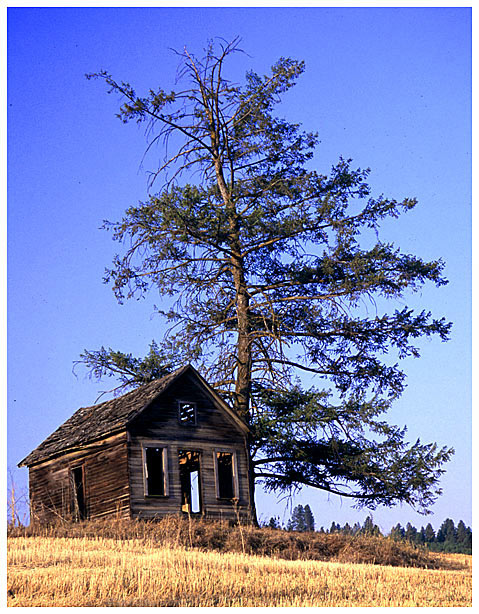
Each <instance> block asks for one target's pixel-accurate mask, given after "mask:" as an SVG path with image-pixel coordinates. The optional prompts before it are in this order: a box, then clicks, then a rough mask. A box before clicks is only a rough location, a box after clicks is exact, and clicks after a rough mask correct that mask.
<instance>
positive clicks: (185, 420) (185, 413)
mask: <svg viewBox="0 0 479 614" xmlns="http://www.w3.org/2000/svg"><path fill="white" fill-rule="evenodd" d="M178 416H179V419H180V422H181V423H182V424H196V405H195V403H184V402H183V401H180V402H179V403H178Z"/></svg>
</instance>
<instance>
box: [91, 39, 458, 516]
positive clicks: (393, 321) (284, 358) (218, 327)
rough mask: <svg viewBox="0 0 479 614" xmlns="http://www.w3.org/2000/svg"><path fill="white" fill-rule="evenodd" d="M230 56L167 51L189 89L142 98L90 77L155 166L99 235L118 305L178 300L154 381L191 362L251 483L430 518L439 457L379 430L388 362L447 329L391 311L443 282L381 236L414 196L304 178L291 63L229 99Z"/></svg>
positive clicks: (250, 80)
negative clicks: (247, 431) (107, 249)
mask: <svg viewBox="0 0 479 614" xmlns="http://www.w3.org/2000/svg"><path fill="white" fill-rule="evenodd" d="M238 50H239V49H238V41H237V40H235V41H233V42H232V43H219V44H217V45H216V46H215V45H213V44H211V45H210V46H208V48H207V50H206V55H205V57H204V58H203V59H198V58H196V57H195V56H193V55H192V54H190V53H189V52H188V51H186V50H185V51H184V52H183V53H180V54H179V56H180V62H181V68H180V72H179V77H180V79H182V80H183V82H184V87H180V88H178V89H176V90H175V91H171V92H167V91H165V90H163V89H161V88H159V89H157V90H150V91H149V92H148V93H147V94H146V95H144V96H139V95H137V94H136V92H135V90H134V89H133V87H132V86H131V85H130V84H129V83H125V82H121V81H117V80H115V79H114V78H113V77H112V76H111V75H110V74H109V73H107V72H105V71H102V72H99V73H96V74H93V75H89V77H90V78H97V79H101V80H103V81H104V82H105V83H106V84H107V86H108V88H109V92H113V93H115V94H120V95H121V96H123V98H124V103H123V104H122V106H121V108H120V110H119V113H118V117H119V118H120V120H121V121H122V122H124V123H127V122H131V121H133V122H136V123H138V124H145V125H146V126H147V128H148V134H150V135H151V140H150V142H149V145H148V150H151V148H152V147H153V146H155V145H157V144H164V145H165V149H164V150H165V152H166V153H165V158H164V160H163V161H162V163H161V164H160V165H159V167H158V168H156V169H155V170H154V172H153V173H152V175H151V182H150V187H151V189H152V192H151V194H150V196H149V198H148V200H147V201H146V202H141V203H140V204H139V205H137V206H132V207H131V208H130V209H128V210H127V212H126V214H125V216H124V217H123V219H122V220H120V221H119V222H116V223H110V222H106V223H105V227H106V228H108V229H111V230H112V232H113V238H114V239H115V240H117V241H119V242H120V243H123V244H124V245H125V247H124V251H123V253H122V254H121V255H118V256H117V257H116V258H115V260H114V263H113V266H112V268H111V269H109V270H108V271H107V273H106V277H105V281H106V282H107V283H111V284H112V286H113V290H114V292H115V294H116V296H117V299H118V300H119V301H120V302H122V301H123V300H124V299H128V298H131V297H134V296H142V295H144V294H145V293H146V292H148V291H149V290H150V289H151V288H156V289H157V290H158V291H159V293H160V295H161V296H166V297H174V299H175V303H174V305H173V306H172V307H171V308H170V309H168V310H161V309H159V310H158V311H159V312H160V313H161V314H162V315H163V316H164V317H165V318H166V321H167V323H168V326H169V328H168V332H167V334H166V335H165V339H164V340H163V342H162V343H161V344H160V346H159V349H158V346H155V348H156V350H158V365H157V366H158V369H164V368H165V365H166V366H169V367H171V368H172V367H173V366H175V365H176V364H177V363H178V362H179V361H183V360H188V361H191V362H194V363H195V364H197V366H199V367H200V368H201V369H202V371H203V372H204V374H205V375H206V377H207V378H208V380H209V381H210V382H211V383H212V384H213V385H214V386H215V387H216V388H217V389H218V391H220V392H221V393H223V394H224V395H226V396H227V397H229V399H230V401H231V403H232V405H233V407H234V409H235V410H236V411H237V412H238V414H239V415H240V416H242V417H243V418H244V419H245V420H246V421H247V422H248V423H249V426H250V428H251V436H250V440H249V449H250V456H251V476H252V481H253V482H254V480H259V481H262V482H263V484H264V486H265V487H266V488H267V489H269V490H271V491H292V490H295V489H297V488H300V487H301V486H303V485H309V486H313V487H316V488H319V489H323V490H325V491H327V492H330V493H335V494H339V495H342V496H344V497H349V498H352V499H354V500H355V501H356V503H357V505H358V506H367V507H369V508H371V509H374V507H375V506H376V505H378V504H385V505H393V504H395V503H397V502H407V503H409V504H411V505H413V506H415V507H416V508H417V509H419V510H420V511H426V510H427V508H428V507H429V506H430V505H431V504H432V503H433V502H434V500H435V499H436V497H437V496H438V494H439V493H440V488H439V486H438V482H439V478H440V476H441V474H442V472H443V469H442V466H443V464H444V462H445V461H447V460H448V458H449V457H450V455H451V453H452V450H449V449H447V448H442V449H438V447H437V446H436V445H435V444H422V443H421V442H420V441H419V440H418V441H416V442H415V443H414V444H412V445H410V444H408V443H407V442H406V439H405V434H406V429H405V428H402V429H401V428H398V427H396V426H391V425H388V424H387V423H386V422H385V421H384V420H381V419H380V418H379V416H381V415H382V414H383V413H384V412H386V411H387V410H388V408H389V407H390V404H391V403H392V402H393V400H394V399H396V398H397V397H398V396H399V395H400V394H401V392H402V391H403V388H404V385H405V383H404V373H403V372H402V371H401V369H400V367H399V364H398V360H399V359H402V358H405V357H408V356H415V357H417V356H419V350H418V348H417V346H416V343H415V340H416V339H417V338H419V337H422V336H431V335H438V336H439V337H440V338H441V339H442V340H446V339H447V338H448V333H449V329H450V324H448V323H447V322H445V321H444V319H434V318H433V317H432V316H431V314H430V313H428V312H427V311H421V312H420V313H414V312H413V310H412V309H409V308H407V307H402V308H401V309H400V310H398V309H394V307H393V308H389V307H388V306H389V299H401V301H402V302H404V297H405V294H406V292H407V291H416V290H418V289H420V288H421V287H422V286H423V284H424V283H426V282H428V281H431V282H433V283H435V284H436V285H437V286H441V285H443V284H445V283H446V280H445V279H444V277H443V275H442V270H443V263H442V262H441V261H440V260H437V261H433V262H425V261H423V260H421V259H420V258H418V257H416V256H414V255H410V254H404V253H401V252H400V250H399V249H398V248H396V247H395V246H394V245H393V244H392V243H390V242H387V241H384V240H381V239H380V238H379V227H380V223H381V221H382V220H384V219H386V218H392V219H395V218H397V217H398V216H399V215H400V214H401V213H402V212H406V211H408V210H410V209H412V208H413V207H414V206H415V204H416V200H415V199H412V198H406V199H404V200H402V201H397V200H394V199H389V198H386V197H384V196H382V195H381V196H379V197H377V198H374V197H373V196H371V190H370V187H369V185H368V184H367V177H368V173H369V171H368V170H362V169H359V168H358V169H355V168H353V167H352V165H351V161H350V160H346V159H340V160H339V162H338V163H337V164H336V165H335V166H334V167H333V168H332V170H331V172H330V173H329V174H322V173H319V172H318V171H316V170H314V168H313V166H312V158H313V153H314V150H315V147H316V145H317V143H318V137H317V135H316V134H313V133H307V132H303V131H301V129H300V126H299V125H298V124H294V123H290V122H288V121H286V120H284V119H281V118H280V117H278V116H277V115H276V114H275V107H276V106H277V105H278V103H279V102H280V101H281V99H282V97H283V95H284V94H285V93H286V92H287V91H288V90H289V89H290V88H291V87H292V86H293V85H294V84H295V82H296V80H297V78H298V77H299V76H300V75H301V73H302V72H303V70H304V64H303V62H297V61H294V60H291V59H287V58H281V59H280V60H279V61H278V62H277V63H276V64H275V65H274V66H273V67H272V69H271V72H270V73H269V74H268V75H265V76H261V75H258V74H256V73H254V72H249V73H247V75H246V80H245V83H244V85H238V84H235V83H233V82H231V81H229V80H228V79H226V77H225V76H224V68H225V63H226V61H227V60H228V58H229V57H230V56H231V55H232V54H233V53H235V52H237V51H238ZM160 181H162V183H161V184H159V182H160ZM193 181H194V183H193ZM153 189H155V192H154V193H153ZM367 304H369V305H376V309H373V314H371V313H370V310H368V309H365V308H364V306H365V305H367ZM379 309H381V310H384V311H383V313H381V312H380V311H379ZM150 354H151V353H150ZM160 354H161V356H160ZM124 356H125V355H124V354H121V353H120V359H121V361H123V363H122V364H124ZM127 356H128V355H127ZM130 358H131V357H130ZM82 360H83V361H84V362H85V364H86V365H87V366H88V367H89V368H90V369H92V373H93V375H100V376H103V375H105V374H108V373H109V372H110V369H111V368H114V369H116V370H117V371H118V370H120V371H121V368H122V367H121V364H119V363H118V361H117V360H116V353H115V352H113V350H105V349H104V348H102V350H100V351H85V353H84V354H83V355H82ZM121 361H120V362H121ZM127 362H128V361H127ZM140 362H142V361H140ZM132 366H133V369H132V368H131V367H132ZM147 366H148V368H149V370H148V369H147V372H146V375H145V368H142V369H141V370H140V372H139V376H138V378H135V374H134V364H133V365H132V364H131V361H129V362H128V364H127V377H126V380H125V381H124V385H125V386H131V385H137V384H140V383H142V382H144V381H145V377H149V376H151V377H154V376H155V369H153V368H152V367H153V366H155V365H154V364H153V363H152V362H151V361H149V362H148V363H147ZM143 367H145V365H143ZM155 368H156V367H155ZM132 371H133V375H132ZM148 374H150V375H148ZM300 374H303V375H305V376H308V378H314V383H315V387H314V388H310V387H309V385H308V386H305V385H304V383H303V384H301V383H300V381H299V379H298V375H300ZM310 383H311V382H309V384H310ZM122 385H123V383H122V382H120V386H122ZM252 486H253V483H252ZM253 490H254V489H253V488H252V489H251V491H252V492H253Z"/></svg>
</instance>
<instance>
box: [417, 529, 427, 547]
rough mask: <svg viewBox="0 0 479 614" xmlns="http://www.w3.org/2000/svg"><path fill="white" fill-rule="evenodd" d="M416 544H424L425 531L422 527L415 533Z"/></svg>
mask: <svg viewBox="0 0 479 614" xmlns="http://www.w3.org/2000/svg"><path fill="white" fill-rule="evenodd" d="M417 543H418V544H421V545H423V544H425V543H426V529H425V528H424V527H421V529H420V530H419V531H418V532H417Z"/></svg>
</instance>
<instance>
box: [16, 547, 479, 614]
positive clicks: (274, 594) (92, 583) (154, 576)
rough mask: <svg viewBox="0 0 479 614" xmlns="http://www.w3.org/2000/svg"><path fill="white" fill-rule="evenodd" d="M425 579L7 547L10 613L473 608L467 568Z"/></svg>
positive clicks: (459, 565)
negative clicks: (91, 609) (37, 610)
mask: <svg viewBox="0 0 479 614" xmlns="http://www.w3.org/2000/svg"><path fill="white" fill-rule="evenodd" d="M442 556H444V557H445V562H449V563H450V566H451V567H453V568H454V569H448V570H428V569H413V568H404V567H386V566H380V565H365V564H344V563H334V562H320V561H286V560H279V559H273V558H269V557H260V556H251V555H244V554H241V553H217V552H201V551H198V550H191V549H189V550H187V549H184V548H173V547H172V548H168V547H158V545H157V544H155V543H153V542H151V543H148V542H146V543H145V541H144V540H135V539H132V540H114V539H105V538H97V539H95V538H93V539H91V538H90V539H86V538H71V537H67V538H59V537H10V538H9V539H8V597H7V599H8V606H17V607H22V606H23V607H25V606H36V607H45V606H50V607H52V606H81V607H91V606H94V607H95V606H97V607H99V606H110V607H120V606H137V607H139V606H143V607H171V606H180V607H208V606H217V607H231V606H240V607H246V606H250V607H251V606H270V607H285V606H292V607H321V606H323V607H324V606H331V607H340V606H370V607H374V606H376V607H400V606H436V607H437V606H439V607H443V606H456V607H458V606H459V607H468V606H471V605H472V604H471V592H472V588H471V582H472V578H471V575H472V574H471V564H472V563H471V561H472V557H470V556H466V555H442Z"/></svg>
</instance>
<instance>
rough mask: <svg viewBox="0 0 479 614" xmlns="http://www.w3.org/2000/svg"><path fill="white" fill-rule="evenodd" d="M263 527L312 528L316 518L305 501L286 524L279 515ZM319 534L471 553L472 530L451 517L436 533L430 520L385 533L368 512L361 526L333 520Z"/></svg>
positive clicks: (397, 527) (435, 550)
mask: <svg viewBox="0 0 479 614" xmlns="http://www.w3.org/2000/svg"><path fill="white" fill-rule="evenodd" d="M265 526H267V527H270V528H272V529H282V530H286V531H314V530H315V520H314V515H313V513H312V511H311V508H310V506H309V505H308V504H306V505H305V506H304V507H303V506H302V505H297V506H296V507H295V508H294V509H293V511H292V514H291V517H290V519H289V520H288V522H287V523H286V525H282V524H281V521H280V519H279V517H277V516H273V517H271V518H270V519H269V522H267V523H266V524H265ZM318 532H319V533H342V534H345V535H381V536H384V537H389V538H390V539H394V540H400V541H407V542H410V543H412V544H416V545H418V546H425V547H427V548H428V549H429V550H432V551H433V552H455V553H461V554H472V529H471V527H468V526H466V524H465V523H464V521H463V520H459V522H458V523H457V526H455V524H454V521H453V520H452V519H451V518H446V520H444V522H443V523H442V524H441V526H440V527H439V529H438V530H437V532H436V531H435V530H434V528H433V526H432V525H431V523H430V522H429V523H428V524H427V525H426V526H425V527H424V526H421V528H420V529H417V528H416V527H415V526H413V525H412V524H411V523H410V522H408V523H407V524H406V526H405V527H402V526H401V524H400V523H398V524H396V525H395V526H394V527H392V529H391V530H390V531H389V533H387V534H385V535H384V534H383V533H382V531H381V529H380V528H379V527H378V525H377V524H375V523H374V521H373V518H372V516H371V515H368V516H367V517H366V519H365V520H364V522H363V524H362V525H361V524H360V523H359V522H355V523H354V525H352V526H351V525H350V524H349V523H348V522H346V523H345V524H344V525H343V526H341V525H340V524H339V523H337V522H334V521H333V522H332V523H331V527H330V528H329V529H325V528H324V527H321V528H320V529H319V530H318Z"/></svg>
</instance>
